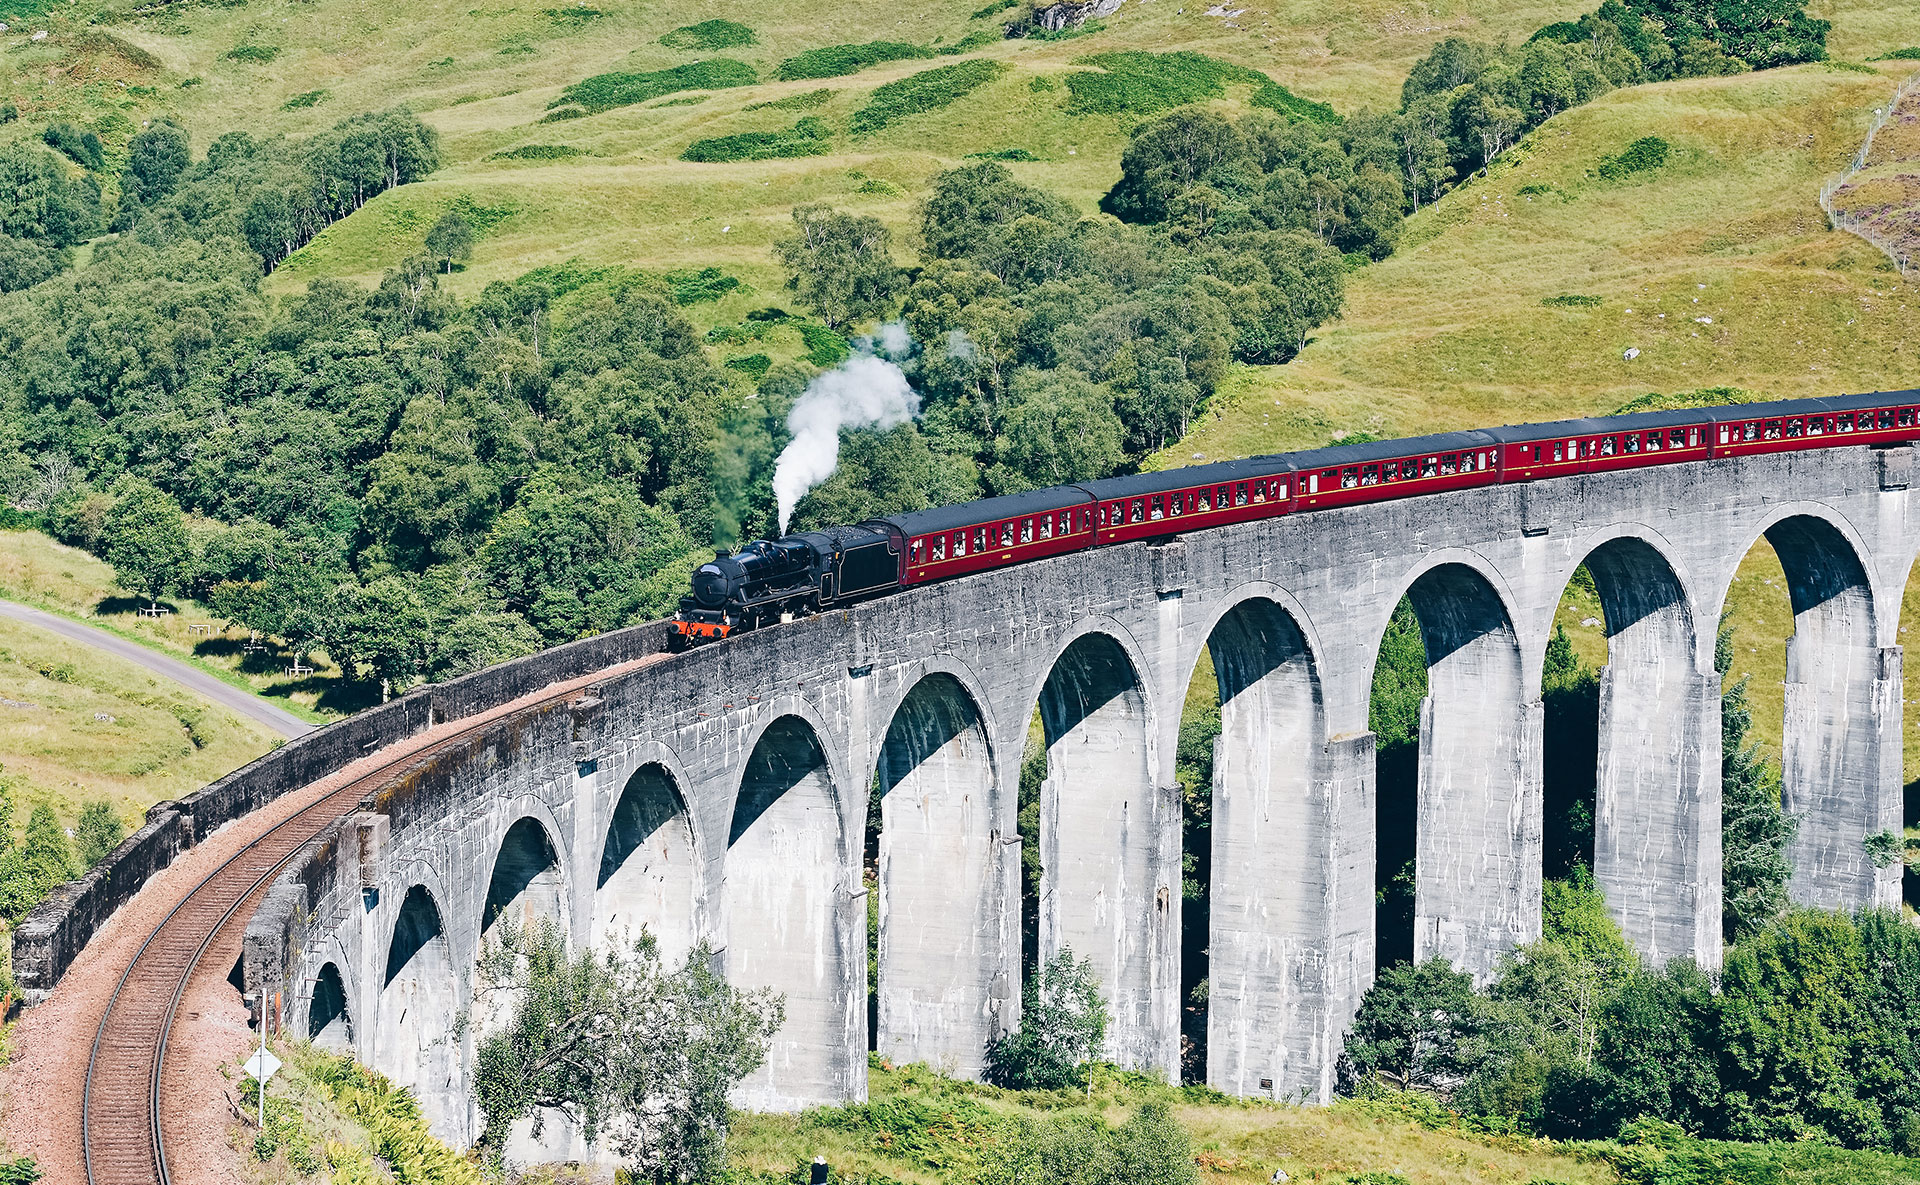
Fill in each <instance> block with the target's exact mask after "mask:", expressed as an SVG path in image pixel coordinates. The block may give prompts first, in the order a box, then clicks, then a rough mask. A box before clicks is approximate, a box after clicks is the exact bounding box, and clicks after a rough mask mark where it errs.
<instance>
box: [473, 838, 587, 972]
mask: <svg viewBox="0 0 1920 1185" xmlns="http://www.w3.org/2000/svg"><path fill="white" fill-rule="evenodd" d="M565 903H566V888H565V885H564V883H563V879H562V876H561V872H560V853H559V850H558V849H557V848H555V846H554V843H553V837H552V836H550V835H548V834H547V829H546V828H545V827H543V826H541V824H540V821H539V820H538V819H535V818H532V817H531V816H523V817H522V818H520V819H518V820H516V821H515V822H514V824H513V826H511V827H509V828H507V834H506V836H505V837H504V838H502V839H501V841H500V850H499V851H498V852H497V853H495V854H494V857H493V875H492V876H491V877H489V878H488V880H487V899H486V904H485V906H484V907H483V908H482V911H481V915H480V938H481V942H482V943H483V944H484V943H485V942H486V941H487V939H488V938H489V937H492V936H494V935H496V934H497V933H498V931H499V927H500V925H501V923H503V922H505V923H510V924H512V925H513V926H515V927H518V928H519V929H522V930H526V929H530V928H531V927H533V926H535V925H537V924H539V923H540V922H543V921H545V922H551V923H553V924H554V925H556V926H561V927H564V926H565V925H566V904H565Z"/></svg>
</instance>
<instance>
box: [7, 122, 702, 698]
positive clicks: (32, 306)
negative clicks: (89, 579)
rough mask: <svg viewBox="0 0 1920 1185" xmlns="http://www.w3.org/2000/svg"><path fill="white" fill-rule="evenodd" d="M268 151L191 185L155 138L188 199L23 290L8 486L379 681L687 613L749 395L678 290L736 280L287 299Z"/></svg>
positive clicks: (195, 175) (538, 283) (155, 571)
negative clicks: (267, 214)
mask: <svg viewBox="0 0 1920 1185" xmlns="http://www.w3.org/2000/svg"><path fill="white" fill-rule="evenodd" d="M398 118H399V117H394V119H393V120H376V121H373V122H372V123H350V124H347V125H342V132H341V134H340V135H338V136H334V137H330V138H326V139H324V141H323V142H321V145H320V148H321V149H324V151H319V150H316V151H317V152H318V155H320V156H329V155H330V154H332V153H334V152H336V151H338V150H340V148H341V146H342V145H343V144H345V143H348V142H350V141H353V139H354V136H355V135H356V134H357V132H356V129H359V130H365V131H368V133H369V136H370V137H371V138H369V139H366V140H364V141H360V142H361V143H362V144H363V145H373V144H375V143H377V142H385V141H380V140H379V137H380V136H381V135H384V133H383V132H381V131H380V129H382V128H393V127H398V126H400V125H399V124H398V123H396V122H395V120H397V119H398ZM406 119H407V120H411V117H406ZM402 139H404V137H402ZM155 143H156V145H157V146H159V141H158V140H156V142H155ZM256 149H257V150H258V151H259V153H264V154H265V155H266V156H267V157H270V158H272V159H282V158H283V157H284V155H285V153H283V152H282V150H281V149H280V148H272V147H268V148H262V147H261V146H258V145H253V144H252V142H251V141H248V140H247V139H246V137H244V136H226V137H222V138H221V139H220V140H218V141H216V142H215V144H214V145H213V148H212V150H211V151H210V152H209V155H208V157H207V158H206V159H205V160H203V161H200V162H197V163H194V164H192V165H191V166H189V167H187V168H184V169H181V170H179V171H178V172H177V175H176V176H175V177H174V183H172V184H169V183H167V181H166V179H165V176H164V173H165V169H164V167H162V166H159V165H156V166H154V167H153V168H145V167H143V166H139V164H138V162H140V161H141V160H143V159H148V158H149V157H151V158H152V159H154V160H165V159H169V158H168V154H166V153H162V152H160V151H158V150H157V148H156V150H155V151H153V152H151V153H144V152H143V145H141V144H140V143H138V142H136V149H135V153H134V160H135V162H136V165H135V167H134V168H131V169H130V170H129V177H130V178H142V180H140V182H139V183H140V184H141V185H148V184H149V183H151V184H152V185H153V187H154V189H153V192H155V193H157V194H158V198H157V200H156V201H154V202H153V203H152V204H151V205H150V206H148V207H146V210H145V213H144V214H143V215H142V216H141V218H140V219H139V221H138V223H137V224H136V225H135V227H134V228H133V229H132V230H131V231H130V232H128V233H127V234H124V235H122V236H120V237H119V238H118V239H115V240H111V241H102V242H101V243H99V244H98V247H97V250H96V251H95V254H94V259H93V262H92V264H91V265H90V266H89V267H88V268H87V269H85V270H84V271H82V272H67V273H64V274H62V275H60V276H57V277H54V278H52V279H49V280H45V281H43V282H41V283H40V284H38V285H36V286H34V287H32V288H31V289H30V290H27V291H22V292H17V293H13V294H11V295H6V296H0V407H4V408H5V415H4V416H0V424H4V427H0V495H3V496H4V498H5V500H6V501H7V502H8V503H9V504H11V505H13V506H16V507H20V508H22V509H26V510H30V511H34V512H37V513H40V514H42V515H44V516H45V518H46V519H47V521H48V522H49V523H50V524H51V526H52V529H53V530H54V532H55V533H56V534H57V535H58V536H59V537H61V538H63V539H65V540H66V541H68V542H72V543H75V544H78V545H80V546H83V547H87V548H90V549H93V550H96V551H98V552H100V553H102V554H103V555H106V556H107V557H108V558H109V559H111V560H112V561H113V562H114V563H115V564H116V567H117V569H118V570H119V571H120V573H121V577H122V580H123V583H124V585H125V587H127V588H128V590H129V591H135V592H140V593H143V594H146V595H148V596H150V597H155V598H158V597H162V596H167V595H174V594H184V593H192V594H194V595H196V596H199V597H202V598H204V599H205V600H206V601H207V602H208V603H210V604H212V605H213V606H214V607H215V608H216V609H217V610H218V611H220V612H222V613H224V614H226V615H228V616H230V617H231V618H232V620H234V621H235V622H237V623H239V624H241V625H244V626H247V627H250V628H253V629H257V630H259V631H261V632H262V633H267V634H273V635H277V636H279V637H281V638H284V639H285V640H287V641H288V642H289V643H291V644H293V645H294V646H295V647H297V648H299V649H301V650H303V651H304V650H305V649H307V648H309V647H319V648H322V649H325V650H326V651H327V652H328V653H329V655H330V656H332V657H333V658H334V659H335V660H336V661H337V662H339V663H340V664H341V665H342V666H343V667H345V668H346V669H347V670H348V671H349V672H351V673H352V674H354V675H356V676H358V677H360V678H363V679H368V680H380V679H385V680H389V681H400V682H404V681H408V680H411V679H413V678H416V677H419V676H420V675H422V674H425V675H429V676H434V677H439V676H444V675H447V674H451V673H457V672H459V671H462V670H467V669H472V668H474V667H477V666H480V665H484V664H485V663H487V662H490V661H494V660H496V659H499V658H505V657H511V656H513V655H515V654H521V653H527V652H530V651H532V650H534V649H537V648H539V647H540V646H542V645H545V644H550V643H553V642H558V641H563V640H567V639H571V638H574V637H578V636H580V635H581V634H583V633H587V632H596V631H600V630H605V629H608V628H612V627H615V626H618V625H622V624H626V623H628V622H630V621H633V620H636V619H648V618H651V617H654V616H657V615H658V614H659V613H660V612H661V611H662V610H663V609H665V608H666V607H668V606H669V605H671V604H672V603H673V600H674V597H675V596H676V595H677V592H678V590H679V585H680V584H681V583H682V582H683V581H684V578H685V569H684V566H683V565H682V563H681V561H682V560H684V559H685V558H686V557H688V556H689V555H690V554H691V553H692V552H693V551H694V548H693V545H692V543H691V542H690V540H691V539H693V538H705V537H707V536H708V535H709V534H710V533H711V530H712V526H711V520H710V518H709V513H710V508H709V503H710V496H709V493H708V468H709V465H710V461H711V454H712V444H713V441H714V439H715V437H716V435H717V432H718V426H719V423H720V421H721V419H722V415H723V411H724V409H725V407H726V406H727V405H728V404H730V403H732V402H735V401H737V397H735V396H732V395H730V394H729V393H728V389H727V383H726V379H725V378H724V377H723V374H722V372H721V371H719V370H717V369H716V368H714V367H713V366H712V365H711V364H710V363H709V362H708V360H707V358H706V355H705V353H704V351H703V350H702V348H701V344H700V340H699V337H698V335H697V334H696V332H695V331H694V330H693V328H692V327H691V326H690V325H689V324H688V323H687V321H686V320H685V318H684V317H683V316H682V315H681V314H680V312H679V310H678V308H677V307H676V302H677V301H679V300H681V299H686V300H695V299H705V298H706V297H707V294H708V293H710V292H712V291H714V290H716V289H717V288H719V287H723V283H722V282H723V281H724V280H725V277H717V278H716V277H708V276H704V275H703V274H698V273H694V274H689V275H688V276H685V277H680V278H679V279H678V280H670V279H666V278H662V277H655V276H642V275H638V274H633V273H627V272H625V271H622V270H620V269H602V270H585V269H578V268H565V267H562V268H555V269H549V270H546V271H542V272H538V273H534V274H531V275H529V276H526V277H522V278H521V279H520V280H518V281H516V282H513V283H510V284H505V283H503V284H495V285H493V286H490V287H489V288H487V289H486V290H485V291H484V292H483V293H482V294H481V295H480V296H479V297H478V298H477V299H475V300H474V301H473V302H471V303H470V304H465V305H462V304H460V303H458V302H456V301H454V300H452V299H451V298H450V297H448V296H447V295H446V294H445V293H443V292H441V291H440V289H439V288H438V286H437V280H436V275H435V272H436V270H437V268H436V266H435V263H436V260H435V257H434V256H431V255H424V254H423V255H421V256H418V257H415V258H413V259H410V260H408V261H407V262H406V263H405V264H404V265H403V266H402V267H401V268H400V269H398V270H396V271H394V272H392V273H390V274H389V275H388V276H387V277H386V278H385V280H384V281H383V282H382V284H381V285H380V287H379V288H378V289H377V290H375V291H371V292H369V291H367V290H365V289H362V288H358V287H355V286H352V285H346V284H340V283H334V282H325V281H323V282H317V283H315V284H314V285H312V286H311V287H310V289H309V291H308V292H307V293H306V295H305V296H304V297H301V298H298V299H295V300H291V301H287V302H284V303H283V304H282V306H281V307H280V308H279V309H277V310H276V309H274V308H273V306H271V305H270V304H269V303H268V302H267V301H265V300H264V299H263V298H262V297H261V296H260V294H259V292H258V282H259V277H260V260H259V258H258V257H256V256H255V255H254V254H253V252H252V251H251V250H249V248H248V247H247V245H246V244H245V242H244V240H243V239H242V237H241V233H242V229H243V226H242V224H243V222H249V221H250V219H249V218H247V217H246V216H245V211H246V209H247V208H248V207H249V205H250V204H251V203H252V200H253V199H252V198H249V197H248V196H247V195H248V194H249V193H250V192H252V190H253V189H257V188H259V187H260V186H261V185H263V184H266V183H265V182H262V181H261V178H260V169H261V167H262V164H261V160H260V157H259V155H258V154H256V152H255V150H256ZM34 151H39V150H37V149H36V150H34ZM389 163H391V162H389ZM382 167H385V166H382ZM386 176H387V178H388V180H392V179H393V177H394V174H392V173H389V174H387V175H386ZM399 176H400V177H401V178H402V179H404V178H405V177H407V176H410V174H408V173H407V172H406V171H405V170H404V169H403V170H402V171H401V173H400V174H399ZM270 192H278V191H277V190H271V189H270ZM458 229H460V228H451V230H453V231H457V230H458ZM438 231H439V228H436V233H438ZM463 249H464V243H463V241H462V236H461V235H459V234H457V233H447V234H438V248H437V250H438V252H439V254H440V256H442V257H444V258H448V259H450V258H453V257H455V256H457V255H458V254H460V253H461V252H462V251H463ZM187 516H193V517H191V518H189V517H187ZM202 519H210V520H213V521H212V522H203V521H201V520H202Z"/></svg>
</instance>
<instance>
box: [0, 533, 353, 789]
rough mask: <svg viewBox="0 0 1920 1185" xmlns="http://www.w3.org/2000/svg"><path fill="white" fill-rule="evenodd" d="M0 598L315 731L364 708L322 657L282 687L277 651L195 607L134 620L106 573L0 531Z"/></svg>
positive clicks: (36, 538)
mask: <svg viewBox="0 0 1920 1185" xmlns="http://www.w3.org/2000/svg"><path fill="white" fill-rule="evenodd" d="M0 597H5V598H7V599H9V600H13V601H19V602H22V603H24V604H29V605H33V606H35V607H37V608H41V609H46V610H49V611H52V612H55V613H60V614H62V615H64V616H67V617H73V618H78V619H84V620H85V621H86V623H87V624H88V625H96V626H101V627H103V628H106V629H109V630H112V631H113V632H114V633H117V634H120V635H122V636H124V637H127V638H130V639H132V640H133V641H136V642H139V643H140V644H142V645H144V646H150V647H152V648H153V649H155V650H158V651H160V652H162V653H164V654H168V655H171V656H172V657H174V658H179V659H184V660H186V661H188V662H191V663H194V664H195V665H197V666H199V667H200V668H201V669H203V670H205V671H206V672H207V673H209V674H211V675H213V676H214V677H216V678H218V679H222V680H225V681H226V682H228V683H231V684H233V685H234V686H236V687H240V688H243V689H245V690H247V691H251V692H253V693H254V694H255V695H263V696H269V697H271V698H272V699H273V700H274V701H275V702H277V703H278V704H279V705H280V706H281V707H283V708H286V709H287V710H288V711H290V712H292V713H293V714H294V715H296V716H300V717H303V718H305V719H307V720H310V721H313V722H314V723H316V724H319V723H324V722H326V721H328V720H333V719H337V718H339V717H340V716H341V715H343V714H345V713H347V712H351V711H355V710H358V709H359V708H363V707H365V706H366V694H365V692H364V690H362V689H358V688H354V687H350V686H347V685H346V684H345V683H343V681H342V680H341V679H340V677H339V671H338V670H337V669H336V668H334V667H332V666H330V665H329V664H328V663H327V661H326V658H325V657H324V656H321V655H315V656H312V657H310V658H309V659H308V662H309V663H310V664H311V665H312V666H313V667H314V668H315V671H314V674H312V675H310V676H302V677H301V678H299V679H298V680H294V679H289V678H288V677H287V674H286V669H287V664H288V663H289V662H291V661H292V657H291V656H290V655H289V654H287V653H285V652H284V651H283V650H282V649H281V648H280V647H278V646H277V645H274V646H272V647H270V648H269V649H267V650H264V651H260V652H256V653H252V654H249V653H247V652H245V651H244V650H243V646H244V645H245V643H246V641H247V632H246V631H245V630H233V629H227V628H225V627H224V623H223V622H222V621H221V620H220V618H219V617H217V616H216V615H215V614H214V613H213V612H212V611H211V610H209V609H207V608H206V607H205V606H203V605H201V604H199V603H197V602H195V601H192V600H189V599H187V598H184V597H180V598H174V599H172V600H169V601H167V602H165V603H166V604H168V605H171V606H173V607H174V609H175V612H173V613H170V614H168V615H166V616H164V617H162V618H159V619H158V620H155V619H152V618H146V617H141V616H140V615H139V613H138V610H139V609H140V607H141V606H142V605H143V604H144V603H145V602H143V601H140V600H137V599H135V598H133V597H129V596H128V595H127V594H126V593H124V592H122V591H121V590H120V589H119V588H118V587H116V586H115V584H114V581H113V569H112V568H111V567H109V566H108V565H107V564H106V563H105V562H103V561H101V560H99V559H96V558H95V557H93V556H91V555H88V554H87V553H86V552H84V551H81V550H80V549H79V548H77V547H68V546H66V545H65V544H62V543H56V542H55V541H53V540H52V539H49V538H47V537H46V536H45V535H42V534H39V533H38V532H35V531H0ZM196 625H199V626H210V627H211V628H212V632H211V633H202V634H195V633H192V632H190V630H191V627H193V626H196ZM376 698H377V697H376ZM222 772H224V771H222Z"/></svg>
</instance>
